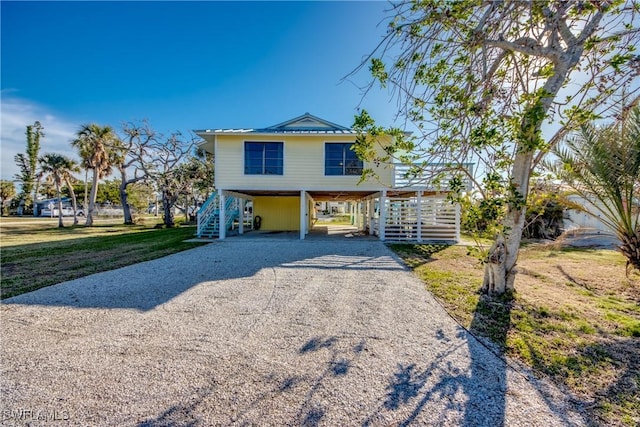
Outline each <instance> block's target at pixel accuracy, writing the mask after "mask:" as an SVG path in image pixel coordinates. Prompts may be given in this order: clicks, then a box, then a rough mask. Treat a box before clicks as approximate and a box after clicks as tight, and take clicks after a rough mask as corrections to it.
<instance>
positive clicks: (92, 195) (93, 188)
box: [85, 169, 98, 226]
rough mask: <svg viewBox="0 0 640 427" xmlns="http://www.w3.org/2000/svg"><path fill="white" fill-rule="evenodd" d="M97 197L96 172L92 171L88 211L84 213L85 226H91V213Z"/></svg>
mask: <svg viewBox="0 0 640 427" xmlns="http://www.w3.org/2000/svg"><path fill="white" fill-rule="evenodd" d="M97 197H98V171H97V170H96V169H93V182H92V183H91V193H90V194H89V210H88V211H87V212H86V215H87V221H86V223H85V225H88V226H92V225H93V213H94V211H95V209H96V198H97Z"/></svg>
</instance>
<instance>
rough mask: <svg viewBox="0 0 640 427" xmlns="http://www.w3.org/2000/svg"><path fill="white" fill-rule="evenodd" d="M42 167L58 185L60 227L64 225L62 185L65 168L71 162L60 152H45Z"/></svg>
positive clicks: (56, 185) (43, 171)
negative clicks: (61, 196)
mask: <svg viewBox="0 0 640 427" xmlns="http://www.w3.org/2000/svg"><path fill="white" fill-rule="evenodd" d="M39 162H40V169H41V170H42V173H43V174H44V175H47V174H48V175H49V177H50V178H51V180H52V181H53V184H54V185H55V187H56V197H57V198H58V227H59V228H62V227H64V224H63V222H62V199H61V198H60V187H61V184H62V175H63V173H64V172H63V170H64V169H65V168H66V166H67V165H68V164H69V159H68V158H66V157H65V156H62V155H60V154H51V153H49V154H45V155H44V156H42V157H40V159H39Z"/></svg>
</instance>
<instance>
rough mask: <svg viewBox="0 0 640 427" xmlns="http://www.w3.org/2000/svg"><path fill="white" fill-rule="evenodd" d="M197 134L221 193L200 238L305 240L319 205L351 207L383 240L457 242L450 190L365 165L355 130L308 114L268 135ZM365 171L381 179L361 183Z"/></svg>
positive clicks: (209, 207)
mask: <svg viewBox="0 0 640 427" xmlns="http://www.w3.org/2000/svg"><path fill="white" fill-rule="evenodd" d="M195 133H196V134H197V135H199V136H200V137H202V138H203V140H204V141H203V142H202V143H201V144H200V148H202V149H204V150H205V151H207V152H209V153H211V154H213V155H214V156H213V157H214V162H215V186H216V192H215V193H214V194H213V195H212V197H210V198H209V200H207V202H205V203H204V204H203V206H202V208H201V209H200V211H199V212H198V235H199V236H218V237H219V238H220V239H224V238H225V237H226V234H227V230H229V229H230V228H231V227H234V224H235V223H236V222H237V224H238V231H239V232H240V234H242V233H243V232H244V231H245V227H247V226H249V227H252V228H253V229H257V228H259V229H260V230H266V231H298V232H299V233H300V239H304V238H305V235H306V234H307V233H308V232H309V230H310V229H311V228H312V227H313V225H314V223H315V219H316V215H317V213H316V212H317V209H316V203H317V202H335V201H349V202H351V205H352V206H353V209H352V214H353V223H354V225H356V226H357V227H359V228H360V229H361V230H363V231H366V232H369V233H370V234H373V235H377V236H379V238H380V239H381V240H416V241H422V240H452V241H456V240H458V239H459V233H460V226H459V224H460V221H459V216H460V213H459V207H458V206H456V205H452V204H451V203H449V202H448V201H446V199H445V196H446V189H445V192H443V191H440V190H437V189H435V188H434V187H433V185H432V184H431V183H430V182H427V181H425V180H419V179H418V180H416V179H414V180H409V179H408V178H407V177H406V174H407V172H408V169H409V168H408V167H406V166H397V165H393V164H387V165H385V164H379V165H375V164H367V163H366V162H365V163H363V162H362V161H361V160H359V159H358V158H357V156H356V154H355V153H354V152H353V151H352V150H351V146H352V144H353V143H354V142H355V139H356V132H355V131H354V130H352V129H349V128H347V127H344V126H340V125H337V124H335V123H331V122H329V121H326V120H323V119H321V118H318V117H315V116H313V115H311V114H309V113H306V114H304V115H302V116H300V117H296V118H294V119H291V120H288V121H286V122H283V123H280V124H277V125H274V126H270V127H267V128H263V129H215V130H213V129H207V130H196V131H195ZM380 149H381V150H382V148H380ZM363 168H365V169H369V168H370V169H373V170H374V171H375V173H376V174H377V175H378V177H379V178H378V179H376V180H374V179H371V180H367V181H364V182H361V183H360V182H359V181H360V178H361V174H362V170H363ZM248 201H251V204H250V206H251V209H249V210H248V209H247V208H246V206H247V202H248ZM221 207H222V208H221ZM248 211H250V215H249V216H247V212H248ZM239 212H244V213H245V220H243V221H239ZM220 224H225V226H222V227H221V226H220Z"/></svg>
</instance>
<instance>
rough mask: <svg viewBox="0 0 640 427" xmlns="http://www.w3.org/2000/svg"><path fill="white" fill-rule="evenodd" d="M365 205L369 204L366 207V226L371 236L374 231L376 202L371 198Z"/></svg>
mask: <svg viewBox="0 0 640 427" xmlns="http://www.w3.org/2000/svg"><path fill="white" fill-rule="evenodd" d="M367 203H368V204H369V205H368V206H367V223H368V224H367V225H368V227H369V234H371V235H372V236H373V232H374V231H375V230H374V229H373V217H374V215H375V206H376V201H375V199H374V198H373V197H371V198H370V199H369V200H368V201H367Z"/></svg>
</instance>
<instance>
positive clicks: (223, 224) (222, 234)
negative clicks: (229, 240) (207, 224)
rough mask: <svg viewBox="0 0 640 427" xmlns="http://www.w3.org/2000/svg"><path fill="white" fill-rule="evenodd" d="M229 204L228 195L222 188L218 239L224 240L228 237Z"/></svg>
mask: <svg viewBox="0 0 640 427" xmlns="http://www.w3.org/2000/svg"><path fill="white" fill-rule="evenodd" d="M226 204H227V196H225V195H224V191H222V190H220V208H219V211H218V212H219V214H218V221H219V223H218V239H220V240H224V239H225V238H226V237H227V212H226V209H225V206H226Z"/></svg>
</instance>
